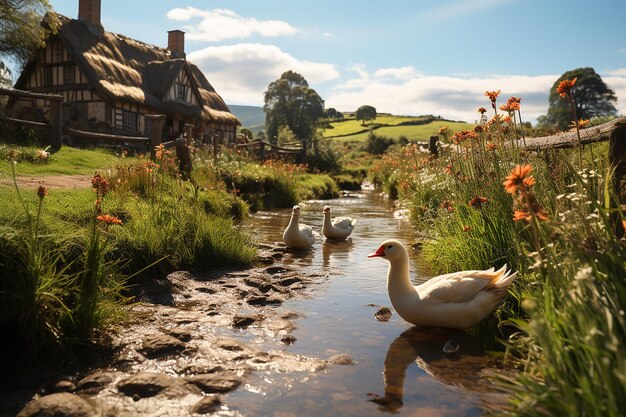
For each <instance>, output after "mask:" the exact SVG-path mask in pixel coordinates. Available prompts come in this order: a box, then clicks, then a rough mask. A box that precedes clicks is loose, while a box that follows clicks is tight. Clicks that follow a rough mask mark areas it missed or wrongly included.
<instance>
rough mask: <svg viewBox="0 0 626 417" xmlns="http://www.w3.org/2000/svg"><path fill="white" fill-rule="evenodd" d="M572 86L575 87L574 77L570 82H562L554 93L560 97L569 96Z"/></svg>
mask: <svg viewBox="0 0 626 417" xmlns="http://www.w3.org/2000/svg"><path fill="white" fill-rule="evenodd" d="M574 85H576V77H574V78H573V79H571V80H563V81H561V82H560V83H559V86H558V87H557V88H556V92H557V93H559V95H560V96H561V97H566V96H567V95H569V94H570V91H571V89H572V88H573V87H574Z"/></svg>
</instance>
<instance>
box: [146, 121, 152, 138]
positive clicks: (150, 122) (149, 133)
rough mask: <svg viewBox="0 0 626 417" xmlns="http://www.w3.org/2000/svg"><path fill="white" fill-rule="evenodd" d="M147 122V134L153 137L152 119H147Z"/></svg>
mask: <svg viewBox="0 0 626 417" xmlns="http://www.w3.org/2000/svg"><path fill="white" fill-rule="evenodd" d="M145 120H146V123H145V134H146V136H148V137H150V135H152V119H148V118H146V119H145Z"/></svg>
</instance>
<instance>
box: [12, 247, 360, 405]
mask: <svg viewBox="0 0 626 417" xmlns="http://www.w3.org/2000/svg"><path fill="white" fill-rule="evenodd" d="M284 254H285V248H284V246H282V245H278V244H276V245H270V246H266V247H264V248H262V250H261V256H260V259H259V264H258V266H257V267H255V268H252V269H248V270H243V271H211V272H204V273H190V272H187V271H178V272H174V273H172V274H169V275H168V276H167V277H165V278H164V279H161V280H151V281H150V282H146V283H142V285H141V287H140V291H139V292H138V294H137V296H138V298H139V299H140V300H141V302H140V303H136V304H133V305H132V306H130V307H129V308H128V315H129V318H130V321H129V322H127V323H124V325H122V326H117V327H116V328H114V329H111V330H112V331H111V332H109V334H108V337H110V341H109V342H107V343H106V344H105V345H103V347H106V351H107V352H108V353H107V354H106V355H105V358H104V361H103V362H101V363H100V364H98V365H96V364H91V365H88V368H90V369H89V370H88V371H86V370H84V369H83V370H80V371H77V372H75V373H73V374H71V375H68V374H67V373H65V374H59V375H52V376H49V377H47V378H45V380H42V381H40V382H39V384H37V386H33V387H31V388H30V389H28V388H26V389H24V388H22V389H21V390H15V391H10V392H7V393H4V394H2V395H0V402H1V403H4V404H5V405H6V403H7V401H12V402H13V403H14V404H13V405H12V407H13V408H12V409H11V410H10V411H11V412H12V413H13V414H7V415H15V413H16V412H17V411H18V410H20V409H21V408H22V407H24V404H25V403H26V402H28V401H29V400H31V399H32V401H30V402H29V403H28V405H26V407H24V408H23V409H22V410H21V411H20V413H19V414H18V416H20V417H26V416H36V415H40V414H38V413H40V412H42V411H43V410H50V409H55V410H62V413H60V414H55V415H60V416H64V415H67V416H74V415H86V416H91V415H94V416H113V415H114V416H155V415H159V416H191V415H198V414H205V413H212V412H214V411H217V410H220V409H223V407H227V404H228V396H227V393H228V392H229V391H232V390H235V389H237V388H238V387H239V386H241V385H243V384H245V381H246V378H247V376H249V375H251V374H252V373H255V372H270V371H271V372H278V373H292V372H296V373H310V372H318V371H320V370H323V369H324V368H326V367H327V366H330V365H332V364H348V363H350V362H351V361H350V360H349V358H347V357H345V355H339V356H337V357H330V358H312V357H304V356H301V355H294V354H291V353H289V352H287V351H285V350H284V349H283V348H282V347H284V346H285V345H288V344H291V343H294V342H295V337H294V336H293V335H292V331H293V330H294V329H295V328H296V319H297V318H298V313H296V312H293V311H288V310H286V309H285V308H283V307H282V304H283V302H284V301H285V300H287V299H289V298H292V297H305V296H307V294H308V293H310V291H311V289H313V288H314V285H315V283H317V282H322V281H323V278H322V277H320V276H319V275H305V274H303V273H302V272H301V268H298V266H297V265H294V266H292V267H290V268H285V267H282V266H278V265H277V264H278V262H277V261H280V260H282V258H283V256H284ZM250 336H253V337H250ZM253 338H254V339H255V341H254V342H252V341H251V339H253ZM258 340H263V341H264V342H263V343H259V342H258ZM2 397H4V398H2ZM3 411H4V410H3ZM6 411H9V410H6ZM81 413H82V414H81ZM2 415H4V413H2Z"/></svg>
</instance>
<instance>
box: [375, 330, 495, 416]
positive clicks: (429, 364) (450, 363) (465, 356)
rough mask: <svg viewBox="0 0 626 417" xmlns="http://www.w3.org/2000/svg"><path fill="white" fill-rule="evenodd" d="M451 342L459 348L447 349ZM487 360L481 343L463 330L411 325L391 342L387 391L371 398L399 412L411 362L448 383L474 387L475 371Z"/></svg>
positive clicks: (387, 409) (386, 370)
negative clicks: (382, 394) (452, 350)
mask: <svg viewBox="0 0 626 417" xmlns="http://www.w3.org/2000/svg"><path fill="white" fill-rule="evenodd" d="M450 346H455V348H456V347H457V346H458V350H456V352H455V353H453V354H448V353H445V352H444V350H445V351H450ZM485 361H486V359H485V357H484V355H483V348H482V345H481V343H480V342H479V341H478V340H477V339H475V338H473V337H472V336H470V335H469V334H467V333H465V332H463V331H460V330H454V329H438V328H423V327H411V328H409V329H408V330H405V331H404V332H402V334H400V336H398V337H397V338H396V339H395V340H394V341H393V342H391V344H390V345H389V349H388V350H387V356H386V357H385V366H384V370H383V379H384V383H385V394H384V396H383V397H380V396H378V395H376V394H369V396H370V397H371V398H370V401H372V402H374V403H376V404H378V405H379V410H381V411H383V412H387V413H394V414H395V413H398V412H399V410H400V409H401V408H402V405H403V396H404V385H405V375H406V371H407V368H408V366H409V365H410V364H412V363H416V364H417V365H418V366H419V367H420V368H421V369H422V370H423V371H424V372H426V373H427V374H428V375H430V376H431V377H433V378H435V379H436V380H438V381H440V382H442V383H444V384H446V385H451V386H456V387H460V388H463V389H465V390H469V391H474V390H476V385H477V381H476V379H477V375H476V373H477V372H480V370H481V369H482V368H483V367H484V366H485Z"/></svg>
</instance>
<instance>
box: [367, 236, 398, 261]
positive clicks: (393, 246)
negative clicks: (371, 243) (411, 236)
mask: <svg viewBox="0 0 626 417" xmlns="http://www.w3.org/2000/svg"><path fill="white" fill-rule="evenodd" d="M403 256H407V251H406V248H405V247H404V245H403V244H402V243H400V242H399V241H397V240H394V239H389V240H385V241H384V242H383V243H381V245H380V247H379V248H378V249H376V252H373V253H370V254H369V255H368V256H367V257H368V258H376V257H381V258H385V259H387V260H388V261H390V262H391V261H394V260H396V259H399V258H402V257H403Z"/></svg>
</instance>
